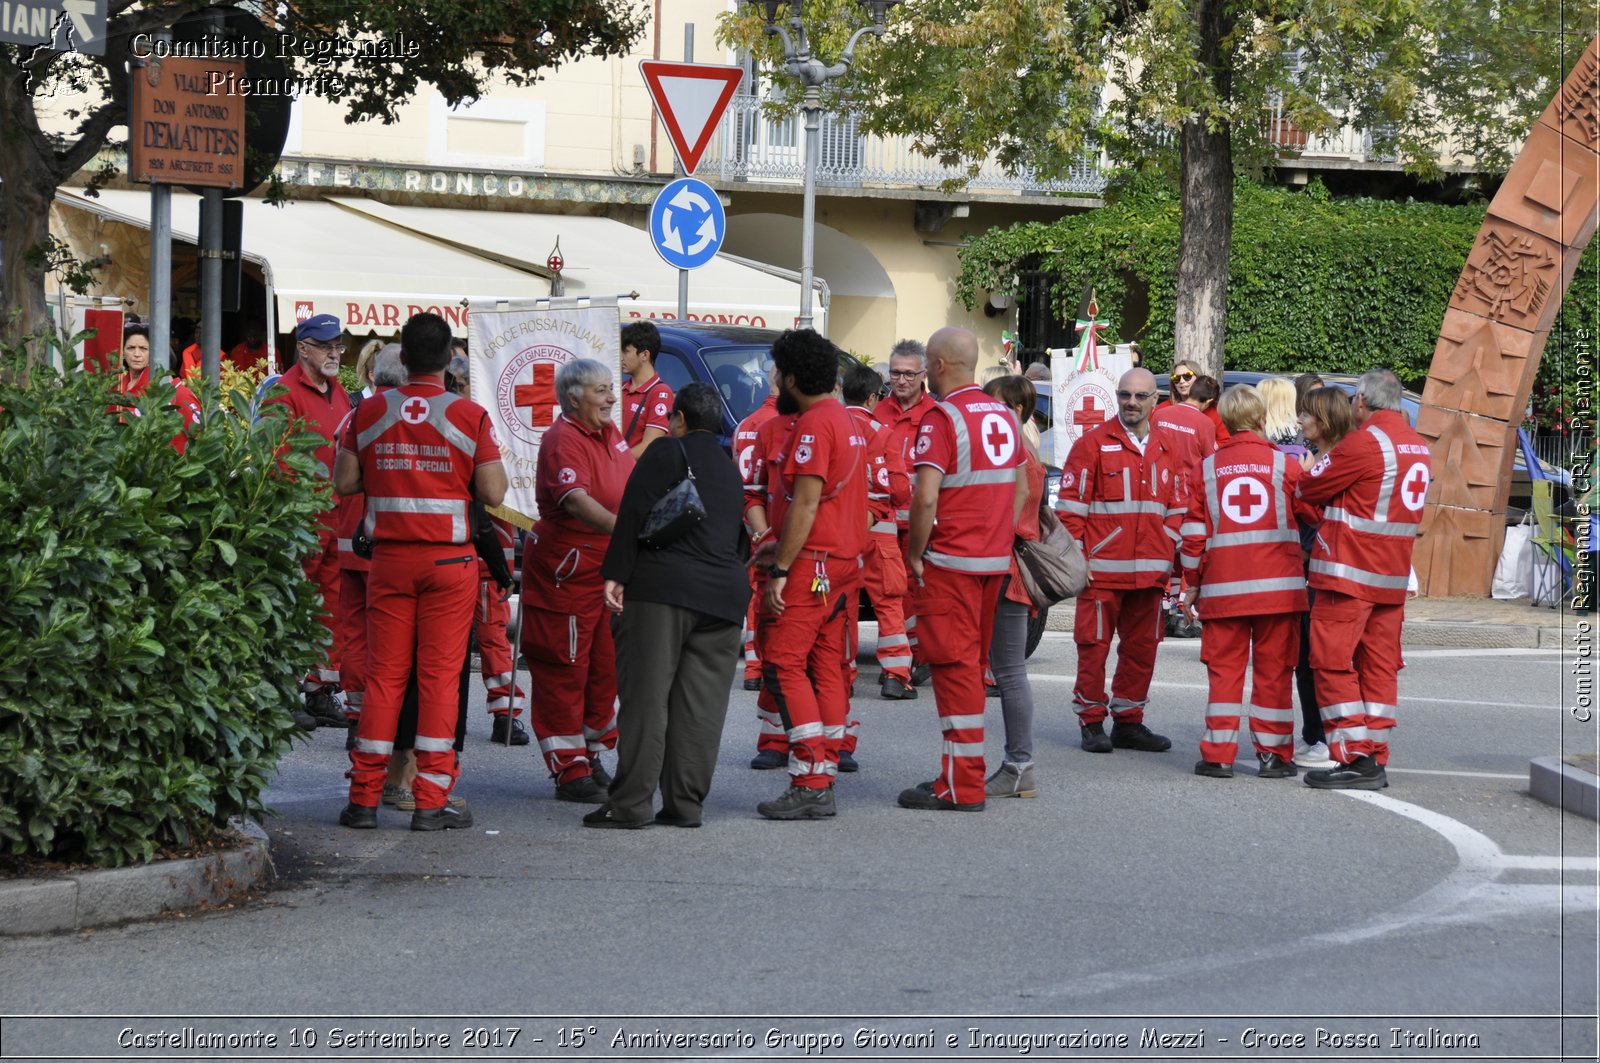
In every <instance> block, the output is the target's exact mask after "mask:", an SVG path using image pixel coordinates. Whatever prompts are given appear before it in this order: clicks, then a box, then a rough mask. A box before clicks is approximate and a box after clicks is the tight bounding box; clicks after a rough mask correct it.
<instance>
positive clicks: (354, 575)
mask: <svg viewBox="0 0 1600 1063" xmlns="http://www.w3.org/2000/svg"><path fill="white" fill-rule="evenodd" d="M339 689H341V690H343V691H344V708H345V715H346V716H348V717H349V718H350V719H352V720H353V719H355V718H356V717H358V716H360V715H361V706H362V703H363V702H364V701H365V699H366V689H367V570H366V569H364V568H341V569H340V570H339Z"/></svg>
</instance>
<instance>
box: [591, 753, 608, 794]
mask: <svg viewBox="0 0 1600 1063" xmlns="http://www.w3.org/2000/svg"><path fill="white" fill-rule="evenodd" d="M589 778H591V779H593V780H594V784H595V785H596V786H598V787H600V789H602V790H605V791H606V792H607V793H610V792H611V773H610V772H609V771H606V766H605V765H604V764H602V763H600V754H598V753H594V754H591V755H590V757H589Z"/></svg>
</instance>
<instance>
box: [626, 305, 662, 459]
mask: <svg viewBox="0 0 1600 1063" xmlns="http://www.w3.org/2000/svg"><path fill="white" fill-rule="evenodd" d="M660 350H661V333H660V331H659V330H658V329H657V328H656V327H655V325H654V324H653V323H651V322H649V321H634V322H631V323H629V324H627V325H624V326H623V328H622V358H621V362H622V376H623V381H622V438H623V439H625V440H627V443H628V452H629V453H631V454H632V455H633V457H634V460H635V461H637V460H638V459H639V455H640V454H643V453H644V448H645V447H648V446H649V445H650V444H651V443H654V442H655V441H656V440H658V439H661V438H662V437H664V436H665V435H666V434H667V420H668V418H670V417H671V416H672V389H671V388H669V387H667V385H666V384H664V383H662V381H661V374H659V373H657V372H656V354H657V353H658V352H659V351H660Z"/></svg>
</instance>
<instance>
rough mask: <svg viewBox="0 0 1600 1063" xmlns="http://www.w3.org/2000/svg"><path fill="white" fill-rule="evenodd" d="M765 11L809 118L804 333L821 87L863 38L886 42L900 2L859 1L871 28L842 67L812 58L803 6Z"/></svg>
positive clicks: (775, 2) (773, 1)
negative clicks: (785, 16)
mask: <svg viewBox="0 0 1600 1063" xmlns="http://www.w3.org/2000/svg"><path fill="white" fill-rule="evenodd" d="M751 2H752V3H759V6H760V7H761V8H762V9H763V10H764V18H765V20H766V24H767V36H769V37H772V36H776V37H777V38H778V39H779V40H781V41H782V42H783V59H784V69H786V70H787V71H788V72H789V73H790V74H792V75H793V76H794V77H796V78H798V79H799V80H800V83H801V84H802V85H804V86H805V87H806V93H805V96H804V98H803V99H802V100H801V101H800V109H801V110H802V111H804V112H805V115H806V162H805V174H806V176H805V193H804V207H803V208H802V214H801V219H800V320H799V326H800V327H801V328H810V327H811V286H812V275H813V274H814V273H815V272H816V270H815V267H814V265H813V262H812V260H813V258H814V257H815V252H816V229H817V158H818V154H819V152H820V150H821V147H822V137H821V130H822V86H823V85H826V84H827V83H828V82H830V81H832V80H833V79H834V78H841V77H844V76H845V74H847V73H849V71H850V64H851V63H852V62H853V61H854V60H855V56H856V44H857V42H859V41H860V40H861V38H862V36H863V35H864V34H868V33H870V34H872V35H873V36H874V37H882V36H883V32H884V29H885V26H884V19H885V18H886V17H887V16H888V13H889V8H891V7H893V6H894V5H895V4H897V3H899V2H900V0H856V2H857V3H859V4H860V5H861V6H862V7H863V8H865V9H866V11H867V12H868V13H869V14H870V15H871V16H872V25H870V26H863V27H861V28H860V29H858V30H856V31H855V33H853V34H851V35H850V43H848V44H846V45H845V48H844V53H843V54H842V55H840V56H839V61H838V62H837V63H833V64H832V65H829V64H828V63H824V62H823V61H822V60H821V59H819V58H817V57H816V56H815V55H812V54H811V40H810V38H809V37H808V36H807V34H806V27H805V23H804V22H803V21H801V16H802V14H803V13H804V12H803V7H804V2H805V0H787V4H786V3H785V0H751ZM785 6H787V7H788V8H789V25H788V26H787V27H785V26H784V25H783V23H781V22H780V21H778V11H779V9H780V8H783V7H785Z"/></svg>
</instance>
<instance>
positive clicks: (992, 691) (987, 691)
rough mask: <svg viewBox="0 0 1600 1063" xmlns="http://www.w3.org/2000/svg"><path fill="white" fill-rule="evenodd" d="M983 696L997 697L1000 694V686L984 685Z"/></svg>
mask: <svg viewBox="0 0 1600 1063" xmlns="http://www.w3.org/2000/svg"><path fill="white" fill-rule="evenodd" d="M983 696H984V697H986V698H997V697H999V696H1000V688H999V687H997V686H993V687H984V688H983Z"/></svg>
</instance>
